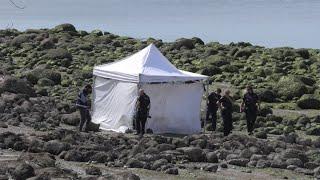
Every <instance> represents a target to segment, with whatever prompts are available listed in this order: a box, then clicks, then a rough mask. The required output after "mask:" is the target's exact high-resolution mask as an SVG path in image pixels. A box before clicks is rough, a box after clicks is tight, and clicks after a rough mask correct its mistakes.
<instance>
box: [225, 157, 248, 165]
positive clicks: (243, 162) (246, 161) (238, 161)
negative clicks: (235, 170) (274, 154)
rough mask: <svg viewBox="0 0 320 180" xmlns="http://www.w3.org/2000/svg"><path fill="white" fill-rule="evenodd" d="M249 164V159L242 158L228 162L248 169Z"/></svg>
mask: <svg viewBox="0 0 320 180" xmlns="http://www.w3.org/2000/svg"><path fill="white" fill-rule="evenodd" d="M248 162H249V159H244V158H241V159H231V160H229V161H228V164H232V165H236V166H242V167H246V166H247V164H248Z"/></svg>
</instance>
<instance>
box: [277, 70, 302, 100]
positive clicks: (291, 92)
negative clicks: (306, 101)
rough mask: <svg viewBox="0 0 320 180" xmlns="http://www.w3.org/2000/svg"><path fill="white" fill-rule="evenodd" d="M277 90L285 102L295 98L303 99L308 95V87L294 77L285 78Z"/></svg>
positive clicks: (281, 80)
mask: <svg viewBox="0 0 320 180" xmlns="http://www.w3.org/2000/svg"><path fill="white" fill-rule="evenodd" d="M275 88H276V90H277V94H278V96H279V97H281V98H283V99H285V100H291V99H293V98H294V97H301V96H302V95H303V94H305V93H307V91H308V89H307V87H306V85H305V84H304V83H303V82H302V81H300V80H299V79H298V78H296V77H294V76H284V77H282V78H281V79H280V80H279V82H278V83H277V84H276V87H275Z"/></svg>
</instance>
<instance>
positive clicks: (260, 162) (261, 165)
mask: <svg viewBox="0 0 320 180" xmlns="http://www.w3.org/2000/svg"><path fill="white" fill-rule="evenodd" d="M270 165H271V162H270V161H268V160H263V159H260V160H258V162H257V164H256V167H257V168H267V167H270Z"/></svg>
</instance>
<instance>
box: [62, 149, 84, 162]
mask: <svg viewBox="0 0 320 180" xmlns="http://www.w3.org/2000/svg"><path fill="white" fill-rule="evenodd" d="M64 160H66V161H76V162H82V161H83V154H82V153H81V152H80V151H78V150H69V151H68V152H67V153H66V154H65V155H64Z"/></svg>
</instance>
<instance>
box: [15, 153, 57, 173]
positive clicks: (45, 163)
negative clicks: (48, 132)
mask: <svg viewBox="0 0 320 180" xmlns="http://www.w3.org/2000/svg"><path fill="white" fill-rule="evenodd" d="M18 160H19V161H26V162H28V163H29V165H31V166H32V167H33V168H35V169H38V168H47V167H54V166H55V163H56V159H55V157H54V156H53V155H52V154H49V153H24V154H22V155H21V156H20V157H19V158H18Z"/></svg>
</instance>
